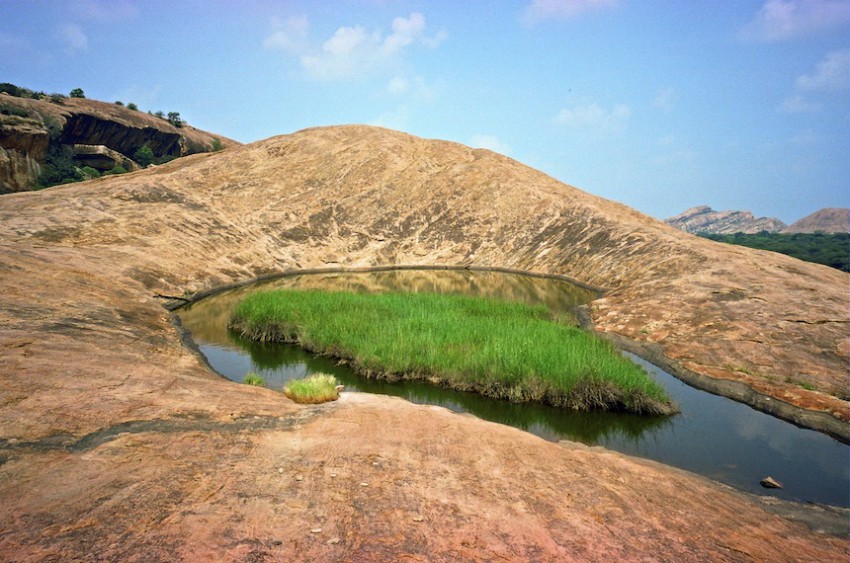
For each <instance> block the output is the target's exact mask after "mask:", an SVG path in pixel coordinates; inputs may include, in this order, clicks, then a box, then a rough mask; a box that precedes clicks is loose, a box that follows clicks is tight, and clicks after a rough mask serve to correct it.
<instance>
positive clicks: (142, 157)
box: [133, 145, 154, 168]
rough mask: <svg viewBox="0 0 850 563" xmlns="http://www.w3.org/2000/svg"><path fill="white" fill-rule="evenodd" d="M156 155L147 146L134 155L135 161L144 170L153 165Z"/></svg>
mask: <svg viewBox="0 0 850 563" xmlns="http://www.w3.org/2000/svg"><path fill="white" fill-rule="evenodd" d="M153 159H154V154H153V151H152V150H151V148H150V147H149V146H147V145H144V146H143V147H141V148H139V150H137V151H136V152H135V153H133V160H135V161H136V163H137V164H138V165H139V166H141V167H142V168H146V167H147V166H148V165H149V164H152V163H153Z"/></svg>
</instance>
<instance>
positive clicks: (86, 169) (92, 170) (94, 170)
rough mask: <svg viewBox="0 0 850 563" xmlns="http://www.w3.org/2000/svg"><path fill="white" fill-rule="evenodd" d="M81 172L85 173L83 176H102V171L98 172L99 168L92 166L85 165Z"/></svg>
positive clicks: (89, 177)
mask: <svg viewBox="0 0 850 563" xmlns="http://www.w3.org/2000/svg"><path fill="white" fill-rule="evenodd" d="M80 174H82V175H83V178H88V179H91V178H100V172H98V170H97V168H92V167H91V166H83V167H82V168H81V169H80Z"/></svg>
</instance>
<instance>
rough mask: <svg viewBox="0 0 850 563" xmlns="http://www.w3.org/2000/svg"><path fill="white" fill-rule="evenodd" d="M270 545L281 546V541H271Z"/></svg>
mask: <svg viewBox="0 0 850 563" xmlns="http://www.w3.org/2000/svg"><path fill="white" fill-rule="evenodd" d="M272 545H283V541H281V540H272Z"/></svg>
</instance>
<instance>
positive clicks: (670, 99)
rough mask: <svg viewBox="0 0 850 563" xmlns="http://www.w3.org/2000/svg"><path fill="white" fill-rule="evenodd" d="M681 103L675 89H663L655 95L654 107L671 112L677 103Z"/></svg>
mask: <svg viewBox="0 0 850 563" xmlns="http://www.w3.org/2000/svg"><path fill="white" fill-rule="evenodd" d="M678 101H679V94H678V92H676V90H675V89H673V88H661V89H660V90H658V92H657V93H656V94H655V98H653V100H652V105H653V106H654V107H657V108H659V109H662V110H664V111H670V110H671V109H673V106H674V105H676V102H678Z"/></svg>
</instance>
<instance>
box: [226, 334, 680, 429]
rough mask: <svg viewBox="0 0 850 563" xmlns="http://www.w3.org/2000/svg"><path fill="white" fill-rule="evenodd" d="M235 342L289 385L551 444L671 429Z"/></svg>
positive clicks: (654, 420)
mask: <svg viewBox="0 0 850 563" xmlns="http://www.w3.org/2000/svg"><path fill="white" fill-rule="evenodd" d="M230 337H231V342H233V343H235V344H237V345H238V346H239V347H240V348H242V349H243V350H244V351H245V352H247V353H248V354H249V355H250V356H251V362H252V364H253V365H254V366H255V367H256V368H257V369H258V370H264V371H266V372H286V373H287V375H288V377H285V378H286V379H289V378H298V377H304V376H305V375H308V374H310V373H314V372H324V373H331V374H332V375H334V376H335V377H336V378H337V379H338V380H340V382H342V383H343V384H344V385H345V386H346V388H347V389H349V390H352V389H356V390H359V391H363V392H367V393H380V394H384V395H392V396H396V397H402V398H404V399H407V400H408V401H410V402H412V403H421V404H432V405H440V406H443V407H446V408H448V409H451V410H453V411H456V412H468V413H471V414H474V415H475V416H477V417H478V418H483V419H484V420H489V421H491V422H498V423H500V424H506V425H509V426H513V427H515V428H521V429H522V430H526V431H528V432H532V433H534V434H537V435H538V436H541V437H543V438H546V439H547V440H561V439H568V440H575V441H579V442H583V443H585V444H598V443H600V442H602V441H604V440H606V439H612V438H615V437H618V438H620V439H621V440H623V441H637V440H639V439H642V438H645V437H646V436H645V434H646V433H647V432H652V431H654V430H657V429H660V428H662V427H664V426H665V425H666V424H669V423H671V420H670V418H669V417H647V416H638V415H631V414H624V413H606V412H575V411H566V410H561V409H556V408H554V407H550V406H547V405H541V404H535V403H510V402H508V401H499V400H495V399H490V398H487V397H482V396H481V395H478V394H475V393H464V392H461V391H454V390H452V389H446V388H443V387H438V386H434V385H431V384H429V383H425V382H421V381H400V382H396V383H388V382H385V381H377V380H371V379H365V378H363V377H359V376H357V375H355V374H354V373H353V372H352V371H351V370H349V369H348V368H347V367H345V366H340V365H337V364H336V363H335V362H334V361H333V360H330V359H328V358H321V357H319V358H317V357H314V356H312V355H311V354H309V353H307V352H305V351H304V350H302V349H300V348H298V347H297V346H290V345H285V344H274V343H260V342H254V341H252V340H246V339H244V338H240V337H239V336H238V335H237V334H236V333H235V332H232V331H230ZM278 385H282V383H278Z"/></svg>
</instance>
